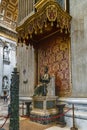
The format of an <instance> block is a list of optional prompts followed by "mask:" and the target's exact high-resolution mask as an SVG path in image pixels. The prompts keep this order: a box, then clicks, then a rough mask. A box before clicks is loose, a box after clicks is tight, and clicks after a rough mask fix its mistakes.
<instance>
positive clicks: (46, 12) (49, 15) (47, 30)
mask: <svg viewBox="0 0 87 130" xmlns="http://www.w3.org/2000/svg"><path fill="white" fill-rule="evenodd" d="M35 8H36V12H35V13H34V14H33V15H32V16H30V17H28V18H27V20H25V21H24V22H23V23H22V24H21V25H19V26H18V27H17V32H18V34H19V36H18V40H19V41H18V42H22V43H23V42H24V43H26V44H28V42H29V40H30V39H33V40H34V41H36V42H37V41H39V40H41V39H42V37H45V36H47V35H48V34H51V33H52V32H59V33H65V34H67V33H70V21H71V16H70V15H69V14H68V13H67V12H65V11H64V10H63V9H62V8H61V7H60V5H59V4H58V2H57V1H55V0H47V1H45V0H42V1H38V2H37V3H36V5H35Z"/></svg>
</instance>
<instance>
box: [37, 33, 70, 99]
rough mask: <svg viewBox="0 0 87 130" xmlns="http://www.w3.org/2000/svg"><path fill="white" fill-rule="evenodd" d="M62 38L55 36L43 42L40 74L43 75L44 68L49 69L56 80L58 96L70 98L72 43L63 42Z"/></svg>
mask: <svg viewBox="0 0 87 130" xmlns="http://www.w3.org/2000/svg"><path fill="white" fill-rule="evenodd" d="M62 39H63V38H62V37H58V36H57V35H56V36H53V37H50V38H48V39H46V40H43V41H42V42H41V43H39V45H38V56H39V60H38V65H39V69H40V73H43V70H44V66H45V65H47V66H48V67H49V73H50V75H55V78H56V83H55V84H56V95H59V96H68V95H69V94H70V92H71V85H70V81H71V80H70V61H69V59H70V57H69V56H70V54H69V52H70V50H69V49H70V48H69V44H70V41H69V39H67V40H66V41H63V40H62Z"/></svg>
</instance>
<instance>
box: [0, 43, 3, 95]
mask: <svg viewBox="0 0 87 130" xmlns="http://www.w3.org/2000/svg"><path fill="white" fill-rule="evenodd" d="M2 77H3V46H2V45H1V43H0V95H2Z"/></svg>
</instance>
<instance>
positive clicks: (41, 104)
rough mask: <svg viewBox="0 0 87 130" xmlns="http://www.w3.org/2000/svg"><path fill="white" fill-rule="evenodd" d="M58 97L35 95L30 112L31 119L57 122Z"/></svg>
mask: <svg viewBox="0 0 87 130" xmlns="http://www.w3.org/2000/svg"><path fill="white" fill-rule="evenodd" d="M57 98H58V97H57V96H40V97H33V109H32V111H31V113H30V119H31V120H32V121H35V122H38V123H41V124H48V123H51V122H55V121H56V118H55V116H56V115H58V110H57V108H56V100H57Z"/></svg>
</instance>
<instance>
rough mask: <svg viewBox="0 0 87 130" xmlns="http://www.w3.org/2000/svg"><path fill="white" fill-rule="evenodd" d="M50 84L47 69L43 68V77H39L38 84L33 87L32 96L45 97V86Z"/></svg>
mask: <svg viewBox="0 0 87 130" xmlns="http://www.w3.org/2000/svg"><path fill="white" fill-rule="evenodd" d="M49 82H50V75H49V74H48V67H47V66H46V67H45V68H44V75H43V76H41V75H40V84H39V85H37V87H35V90H34V96H37V95H38V96H40V95H41V96H46V95H47V84H48V83H49Z"/></svg>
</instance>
